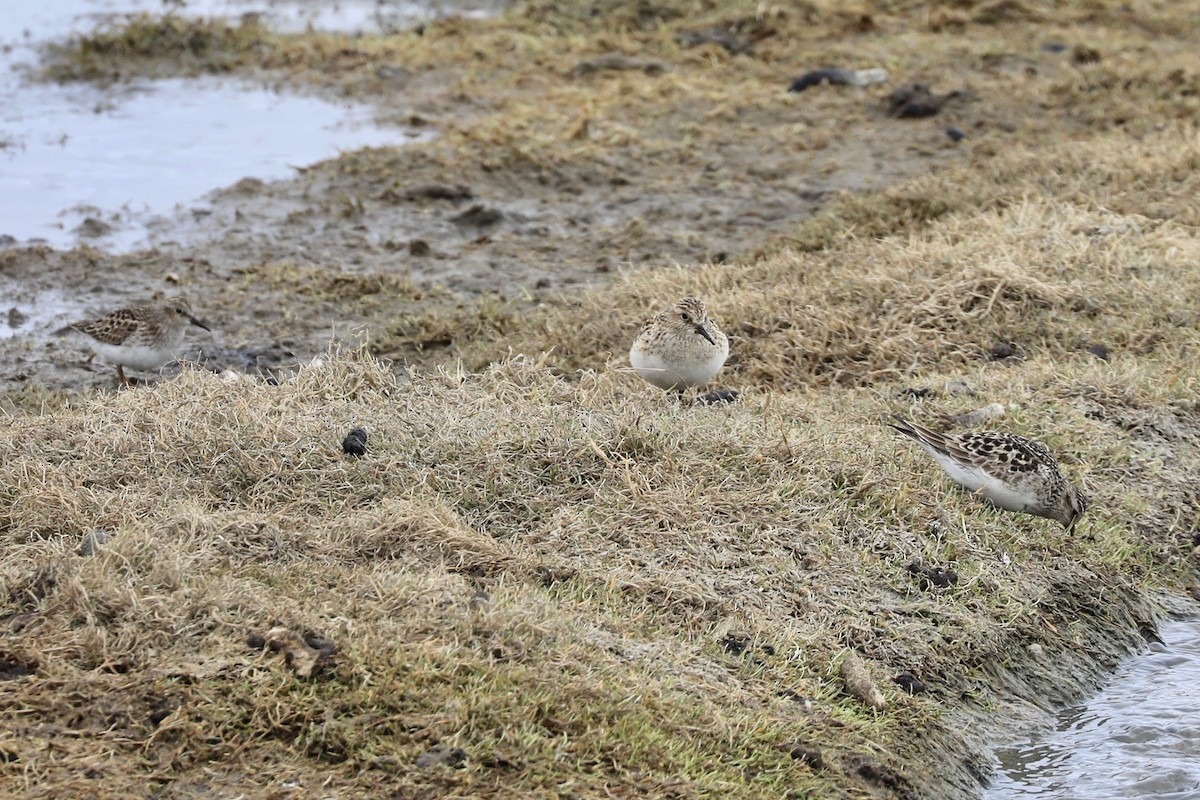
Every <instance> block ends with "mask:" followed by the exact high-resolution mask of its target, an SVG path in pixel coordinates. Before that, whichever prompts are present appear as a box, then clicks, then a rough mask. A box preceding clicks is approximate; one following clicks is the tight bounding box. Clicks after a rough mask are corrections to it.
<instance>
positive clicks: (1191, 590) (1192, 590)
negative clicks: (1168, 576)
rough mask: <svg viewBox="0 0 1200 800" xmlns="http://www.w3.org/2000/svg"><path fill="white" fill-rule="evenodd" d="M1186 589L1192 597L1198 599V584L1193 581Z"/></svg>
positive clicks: (1199, 591) (1199, 596)
mask: <svg viewBox="0 0 1200 800" xmlns="http://www.w3.org/2000/svg"><path fill="white" fill-rule="evenodd" d="M1187 590H1188V594H1190V595H1191V596H1192V597H1193V598H1194V599H1196V600H1200V584H1196V583H1193V584H1192V585H1191V586H1189V587H1188V588H1187Z"/></svg>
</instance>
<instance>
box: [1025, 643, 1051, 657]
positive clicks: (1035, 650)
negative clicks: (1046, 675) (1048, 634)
mask: <svg viewBox="0 0 1200 800" xmlns="http://www.w3.org/2000/svg"><path fill="white" fill-rule="evenodd" d="M1025 649H1026V650H1028V651H1029V655H1031V656H1033V657H1034V658H1041V657H1042V656H1044V655H1045V654H1046V651H1045V650H1044V649H1042V646H1041V645H1040V644H1038V643H1037V642H1034V643H1033V644H1031V645H1029V646H1028V647H1026V648H1025Z"/></svg>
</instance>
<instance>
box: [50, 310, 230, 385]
mask: <svg viewBox="0 0 1200 800" xmlns="http://www.w3.org/2000/svg"><path fill="white" fill-rule="evenodd" d="M189 325H195V326H196V327H198V328H203V329H204V330H206V331H208V330H212V329H211V328H209V327H208V325H206V324H205V323H204V321H203V320H200V319H198V318H197V317H196V315H195V313H194V312H193V311H192V306H191V304H190V303H189V302H188V301H187V300H186V299H185V298H183V297H167V298H164V299H162V300H158V301H155V302H153V303H146V304H145V305H138V306H129V307H128V308H120V309H117V310H116V311H113V312H112V313H109V314H105V315H104V316H102V317H99V318H97V319H89V320H83V321H82V322H75V323H72V324H71V325H68V326H67V329H70V330H75V331H79V332H80V333H82V334H84V336H86V337H87V339H86V341H87V344H88V346H89V347H91V348H92V350H93V351H94V352H95V353H96V355H98V356H100V357H101V358H103V359H104V360H106V361H111V362H112V363H113V364H115V365H116V367H117V378H118V379H119V380H120V381H121V384H122V385H123V386H128V385H129V379H128V378H126V377H125V367H129V368H131V369H140V370H148V371H152V370H157V369H159V368H160V367H162V366H163V365H164V364H166V363H168V362H169V361H171V360H172V359H173V358H175V354H176V352H177V351H178V349H179V346H180V345H181V344H182V343H183V334H184V331H186V330H187V328H188V326H189Z"/></svg>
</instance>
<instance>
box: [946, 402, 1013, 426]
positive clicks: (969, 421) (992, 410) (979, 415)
mask: <svg viewBox="0 0 1200 800" xmlns="http://www.w3.org/2000/svg"><path fill="white" fill-rule="evenodd" d="M1005 411H1007V409H1005V407H1004V404H1003V403H989V404H988V405H986V406H984V407H983V408H977V409H975V410H974V411H968V412H966V413H965V414H953V415H951V416H950V417H949V421H950V422H951V423H953V424H955V425H961V426H963V427H965V428H977V427H979V426H980V425H982V424H984V423H985V422H987V421H988V420H992V419H995V418H996V417H1002V416H1004V413H1005Z"/></svg>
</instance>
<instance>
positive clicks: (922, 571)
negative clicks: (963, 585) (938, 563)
mask: <svg viewBox="0 0 1200 800" xmlns="http://www.w3.org/2000/svg"><path fill="white" fill-rule="evenodd" d="M908 571H909V572H911V573H912V574H913V575H915V576H916V578H917V585H918V586H920V587H921V588H922V589H931V588H938V589H945V588H946V587H948V586H953V585H954V584H956V583H958V573H957V572H955V571H954V570H952V569H942V568H941V567H926V566H923V565H922V564H920V563H919V562H916V561H914V562H913V563H911V564H909V565H908Z"/></svg>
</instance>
